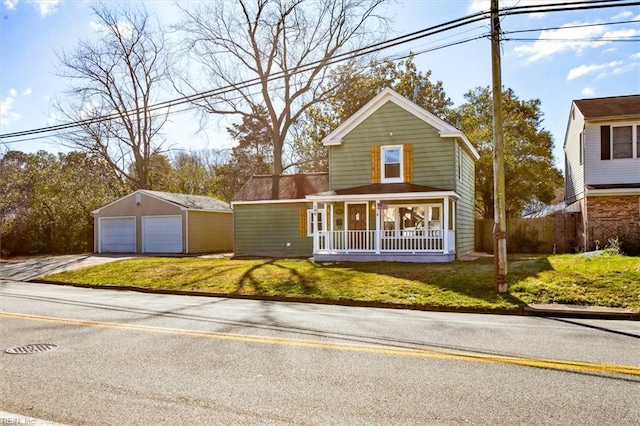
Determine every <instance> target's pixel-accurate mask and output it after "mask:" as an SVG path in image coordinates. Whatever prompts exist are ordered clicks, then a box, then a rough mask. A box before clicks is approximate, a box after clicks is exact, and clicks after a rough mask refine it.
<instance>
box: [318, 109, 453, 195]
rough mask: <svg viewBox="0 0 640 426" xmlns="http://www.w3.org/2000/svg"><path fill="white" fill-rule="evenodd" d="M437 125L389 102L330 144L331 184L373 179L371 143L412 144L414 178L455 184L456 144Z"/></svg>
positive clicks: (448, 185) (420, 181)
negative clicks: (434, 126)
mask: <svg viewBox="0 0 640 426" xmlns="http://www.w3.org/2000/svg"><path fill="white" fill-rule="evenodd" d="M452 140H453V139H448V138H441V137H440V135H439V133H438V132H437V130H436V129H435V128H433V127H432V126H430V125H428V124H426V123H425V122H424V121H422V120H420V119H419V118H417V117H415V116H414V115H413V114H411V113H410V112H407V111H405V110H404V109H402V108H400V107H399V106H397V105H396V104H394V103H393V102H387V103H386V104H384V105H383V106H382V107H380V109H378V110H377V111H376V112H374V113H373V114H372V115H371V116H369V117H368V118H367V119H366V120H364V121H363V122H362V123H361V124H360V125H358V126H357V127H356V128H355V129H353V131H351V132H350V133H349V134H348V135H347V136H346V137H345V138H344V140H343V142H342V144H341V145H337V146H331V147H330V148H329V185H330V187H331V189H334V190H337V189H343V188H350V187H354V186H362V185H368V184H370V183H371V146H372V145H379V146H385V145H402V144H405V143H411V144H413V181H412V182H411V183H414V184H418V185H427V186H433V187H435V188H439V189H444V190H454V188H455V151H454V149H455V145H454V144H453V143H451V142H452Z"/></svg>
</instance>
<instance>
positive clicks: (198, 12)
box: [174, 0, 385, 191]
mask: <svg viewBox="0 0 640 426" xmlns="http://www.w3.org/2000/svg"><path fill="white" fill-rule="evenodd" d="M383 1H384V0H313V1H308V0H259V1H257V2H254V1H247V0H239V1H237V2H207V3H205V4H201V3H200V4H198V5H196V6H195V7H194V8H187V7H184V8H182V10H183V12H184V20H183V22H182V23H181V24H180V26H179V29H180V30H182V31H183V32H184V34H185V42H184V46H183V47H184V50H183V52H185V53H187V54H188V55H189V60H190V61H191V62H190V65H192V64H193V63H197V64H199V65H200V70H201V73H200V76H201V78H200V80H197V79H193V78H185V79H183V81H182V83H181V86H182V90H181V91H182V93H185V92H190V93H194V92H195V93H200V92H203V91H205V90H211V89H212V88H219V87H227V86H231V87H234V88H235V90H234V91H233V92H231V93H225V94H220V95H215V96H211V97H210V98H207V99H205V100H200V101H198V103H197V105H199V106H201V107H203V108H204V109H205V110H206V112H208V113H212V114H226V115H238V116H240V117H242V118H243V119H245V118H248V117H253V119H256V120H260V122H261V123H262V124H263V125H264V126H265V127H266V128H267V129H268V131H269V133H270V134H271V138H272V140H273V160H274V161H273V173H274V175H278V174H281V173H282V172H283V171H284V170H285V168H284V167H283V154H284V149H285V144H286V141H287V140H288V139H289V138H290V135H289V133H290V130H291V129H292V126H294V125H295V124H296V121H297V120H299V119H300V117H301V115H302V114H303V113H304V111H305V110H307V109H308V108H309V107H311V106H312V105H314V104H316V103H318V102H322V101H324V100H325V99H326V98H327V97H329V96H332V94H334V93H335V90H336V89H337V87H336V86H335V85H326V84H324V83H325V80H327V76H328V74H327V71H328V69H329V68H328V67H329V65H328V64H329V63H330V61H331V59H332V58H334V57H336V55H339V54H340V53H343V52H345V51H348V50H352V49H357V48H358V47H362V46H364V45H367V44H368V43H370V42H371V41H372V40H374V39H379V38H381V37H383V35H384V28H383V27H384V25H383V24H385V20H384V18H381V17H380V16H379V15H376V14H374V12H375V11H377V10H378V9H379V8H380V6H381V4H382V3H383ZM381 24H382V25H381ZM275 76H278V77H280V78H277V79H275V78H274V77H275ZM247 81H258V82H259V88H254V87H247V86H246V85H241V84H240V83H243V82H247ZM174 84H176V83H174ZM176 85H178V84H176ZM259 110H266V112H267V114H266V115H265V116H260V115H258V114H256V111H259ZM275 190H277V188H274V191H275Z"/></svg>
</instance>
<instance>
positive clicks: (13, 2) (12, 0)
mask: <svg viewBox="0 0 640 426" xmlns="http://www.w3.org/2000/svg"><path fill="white" fill-rule="evenodd" d="M4 5H5V6H7V9H9V10H14V9H15V8H16V6H17V5H18V0H4Z"/></svg>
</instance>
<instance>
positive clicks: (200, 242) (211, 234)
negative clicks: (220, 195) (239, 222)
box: [187, 211, 233, 253]
mask: <svg viewBox="0 0 640 426" xmlns="http://www.w3.org/2000/svg"><path fill="white" fill-rule="evenodd" d="M187 215H188V219H187V220H188V224H189V225H188V226H189V237H188V240H189V253H216V252H218V253H222V252H232V251H233V214H232V213H218V212H204V211H190V212H188V213H187Z"/></svg>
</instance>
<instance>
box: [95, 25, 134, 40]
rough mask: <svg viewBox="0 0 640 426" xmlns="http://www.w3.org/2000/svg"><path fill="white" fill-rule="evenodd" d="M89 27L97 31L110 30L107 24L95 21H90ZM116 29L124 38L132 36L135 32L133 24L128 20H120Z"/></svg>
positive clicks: (104, 31)
mask: <svg viewBox="0 0 640 426" xmlns="http://www.w3.org/2000/svg"><path fill="white" fill-rule="evenodd" d="M89 28H91V29H92V30H94V31H95V32H97V33H106V32H107V31H108V30H109V28H108V27H107V26H106V25H104V24H102V23H100V22H95V21H89ZM116 30H117V31H118V33H120V34H122V37H123V38H124V39H128V38H131V36H132V34H133V26H132V25H131V24H130V23H128V22H118V24H117V28H116Z"/></svg>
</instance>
